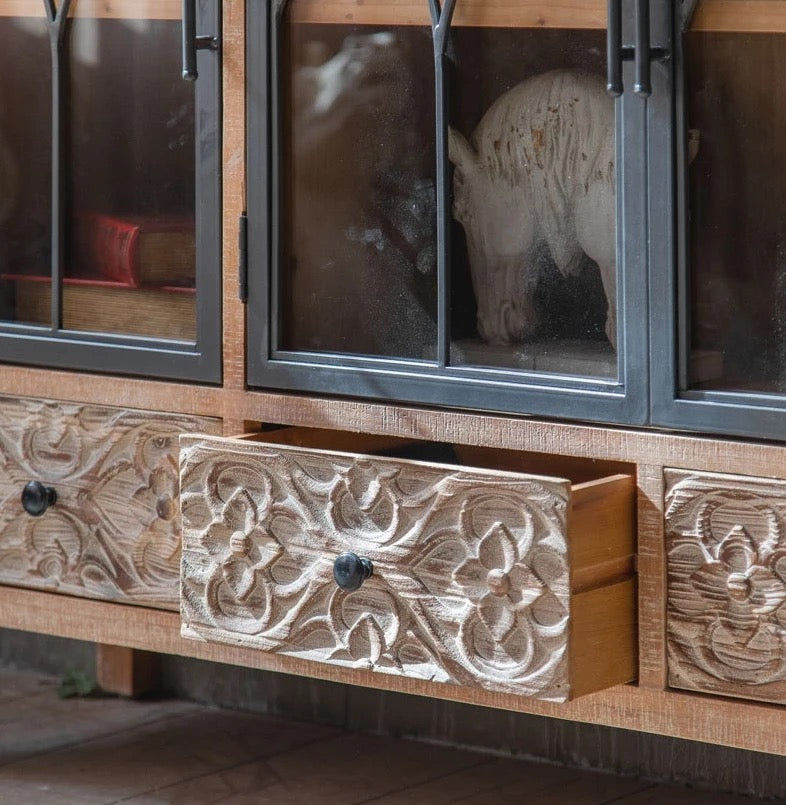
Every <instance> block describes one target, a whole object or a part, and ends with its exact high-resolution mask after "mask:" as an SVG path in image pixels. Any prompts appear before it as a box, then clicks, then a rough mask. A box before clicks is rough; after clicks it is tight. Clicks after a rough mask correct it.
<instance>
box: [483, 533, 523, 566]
mask: <svg viewBox="0 0 786 805" xmlns="http://www.w3.org/2000/svg"><path fill="white" fill-rule="evenodd" d="M517 558H518V551H517V550H516V543H515V541H514V540H513V537H512V536H511V534H510V532H509V531H508V529H507V528H505V526H504V525H503V524H502V523H500V522H496V523H494V525H493V526H491V528H490V529H489V530H488V532H487V533H486V535H485V536H484V537H483V539H482V540H481V541H480V545H479V546H478V559H479V561H480V563H481V564H482V565H483V567H485V568H486V570H504V571H505V573H508V572H510V569H511V568H512V567H513V565H514V563H515V561H516V559H517Z"/></svg>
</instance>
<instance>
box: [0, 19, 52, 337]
mask: <svg viewBox="0 0 786 805" xmlns="http://www.w3.org/2000/svg"><path fill="white" fill-rule="evenodd" d="M39 10H40V12H41V15H40V17H9V16H4V15H3V14H2V10H0V40H1V41H2V43H3V44H2V47H0V318H1V319H4V320H6V321H20V322H30V321H35V322H37V321H38V320H37V319H36V318H34V317H31V315H30V314H29V313H28V312H27V310H26V308H25V305H24V304H23V300H21V299H20V298H19V297H18V296H17V293H16V290H17V286H18V284H19V283H18V278H20V277H28V276H41V275H44V276H48V275H49V272H50V265H51V245H50V221H51V209H52V208H51V194H52V191H51V187H52V184H51V173H52V162H51V139H50V138H51V124H50V121H51V105H52V104H51V94H50V85H51V80H52V76H51V70H50V68H49V36H48V33H47V29H46V23H45V21H44V17H43V11H42V10H41V8H40V7H39V6H38V5H37V6H36V11H39ZM35 293H36V294H37V295H40V296H41V299H42V300H43V299H44V297H45V301H48V298H49V297H48V287H47V285H46V284H43V285H38V286H37V288H36V291H35ZM43 323H45V324H49V312H48V311H46V313H45V316H44V319H43Z"/></svg>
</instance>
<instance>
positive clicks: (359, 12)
mask: <svg viewBox="0 0 786 805" xmlns="http://www.w3.org/2000/svg"><path fill="white" fill-rule="evenodd" d="M290 9H291V10H290V13H289V17H288V19H289V20H290V21H291V22H301V23H302V22H310V23H324V24H328V23H340V24H345V25H423V26H428V25H430V24H431V22H430V18H429V12H428V4H427V3H426V2H425V0H398V2H391V0H295V1H294V2H293V3H292V5H291V6H290ZM453 24H454V25H462V26H477V27H502V28H504V27H509V28H580V29H585V28H605V27H606V3H605V2H603V0H600V2H599V1H598V0H592V2H586V0H561V2H546V0H459V1H458V2H457V4H456V12H455V15H454V18H453Z"/></svg>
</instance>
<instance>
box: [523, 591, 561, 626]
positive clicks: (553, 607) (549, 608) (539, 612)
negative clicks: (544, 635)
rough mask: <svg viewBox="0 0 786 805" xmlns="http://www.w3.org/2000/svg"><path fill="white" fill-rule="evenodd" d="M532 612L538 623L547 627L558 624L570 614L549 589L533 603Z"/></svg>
mask: <svg viewBox="0 0 786 805" xmlns="http://www.w3.org/2000/svg"><path fill="white" fill-rule="evenodd" d="M530 612H532V617H533V618H534V619H535V622H536V623H539V624H540V625H541V626H547V627H551V626H556V625H557V624H559V623H561V622H562V621H564V620H565V618H566V617H567V615H568V611H567V610H566V609H565V607H564V606H563V604H562V602H561V601H560V600H559V598H557V596H556V595H554V593H552V592H550V591H549V590H547V591H546V592H545V593H543V595H541V596H540V597H539V598H538V599H537V601H534V602H533V603H532V607H531V609H530Z"/></svg>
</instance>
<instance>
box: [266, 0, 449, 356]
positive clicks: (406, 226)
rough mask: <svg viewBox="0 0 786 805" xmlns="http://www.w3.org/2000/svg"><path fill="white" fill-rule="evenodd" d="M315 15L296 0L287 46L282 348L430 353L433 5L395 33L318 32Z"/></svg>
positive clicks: (372, 29) (306, 2)
mask: <svg viewBox="0 0 786 805" xmlns="http://www.w3.org/2000/svg"><path fill="white" fill-rule="evenodd" d="M394 7H395V4H392V5H391V6H390V7H386V8H385V9H383V12H384V13H382V12H377V17H379V16H380V15H381V17H383V18H385V17H386V16H387V15H388V14H389V13H390V12H391V8H393V9H394ZM315 8H316V10H317V11H318V10H319V9H318V4H317V6H315V4H314V3H313V2H310V0H302V2H301V0H293V2H291V3H290V4H289V5H288V7H287V14H286V17H285V22H284V24H283V27H282V30H281V34H280V37H279V40H278V41H279V48H280V59H279V64H278V68H277V69H278V90H279V93H280V96H279V99H280V101H279V110H278V111H279V114H280V127H279V131H278V136H279V137H280V149H279V153H280V163H279V167H280V170H281V181H280V182H279V185H280V187H281V195H280V197H279V198H278V199H275V200H274V202H275V203H277V204H279V205H280V208H279V216H278V231H277V233H276V236H277V242H278V255H277V259H276V260H275V261H274V262H275V265H276V266H277V269H278V275H277V285H276V283H275V282H274V294H275V298H276V302H277V304H278V306H279V327H278V332H277V343H276V346H277V347H279V348H281V349H285V350H298V351H317V352H340V353H346V354H355V355H371V356H391V357H398V358H414V359H423V358H433V355H434V352H435V346H436V318H437V315H436V294H437V279H436V200H435V199H436V196H435V189H434V177H435V145H434V143H435V123H434V66H433V48H432V42H431V31H430V28H429V26H428V24H427V21H428V12H427V5H426V3H425V2H424V5H423V11H424V17H425V19H424V23H425V24H423V25H421V24H417V25H416V24H412V25H396V26H390V25H384V24H376V23H377V22H378V20H376V21H375V19H374V14H370V18H369V19H368V20H366V21H364V23H363V24H343V23H342V24H315V23H314V22H313V21H311V20H312V17H313V15H312V14H311V12H312V11H313V10H314V9H315ZM362 11H363V9H362V8H358V12H359V13H360V12H362ZM350 16H352V15H350ZM366 16H369V15H368V14H367V15H366ZM394 16H395V15H394ZM341 19H342V20H343V19H344V17H343V15H342V17H341ZM382 21H383V22H384V19H383V20H382ZM274 340H275V339H274Z"/></svg>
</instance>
